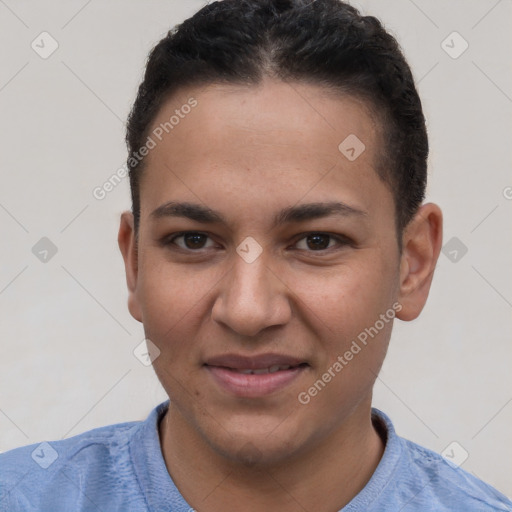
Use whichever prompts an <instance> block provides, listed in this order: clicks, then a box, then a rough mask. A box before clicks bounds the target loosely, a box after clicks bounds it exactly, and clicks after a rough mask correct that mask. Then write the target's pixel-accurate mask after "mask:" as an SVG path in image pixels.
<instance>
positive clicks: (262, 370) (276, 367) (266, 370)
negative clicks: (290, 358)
mask: <svg viewBox="0 0 512 512" xmlns="http://www.w3.org/2000/svg"><path fill="white" fill-rule="evenodd" d="M290 368H291V366H290V365H289V364H286V365H283V366H279V365H277V364H276V365H274V366H271V367H270V368H257V369H255V370H236V371H237V372H238V373H243V374H244V375H262V374H264V373H275V372H278V371H280V370H289V369H290Z"/></svg>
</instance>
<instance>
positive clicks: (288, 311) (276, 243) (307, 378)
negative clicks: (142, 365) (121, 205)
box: [130, 80, 400, 461]
mask: <svg viewBox="0 0 512 512" xmlns="http://www.w3.org/2000/svg"><path fill="white" fill-rule="evenodd" d="M190 97H194V99H195V100H197V105H196V106H195V107H193V108H192V109H188V108H186V109H181V107H182V105H184V104H186V103H187V101H188V100H189V98H190ZM176 109H178V110H179V111H180V112H181V114H182V115H181V116H179V117H180V120H179V123H177V124H175V125H174V126H173V128H172V130H169V134H166V133H165V132H164V133H163V136H162V140H161V141H159V140H158V138H156V137H154V136H153V139H154V140H155V142H156V143H157V144H156V147H155V148H153V149H152V150H151V151H150V154H149V155H148V157H147V160H146V168H145V170H144V176H143V179H142V183H141V217H140V228H139V229H140V231H139V245H138V268H137V269H136V273H137V280H136V287H135V290H134V292H133V294H132V297H131V299H130V311H131V312H132V315H133V316H134V317H135V318H137V319H138V320H140V321H141V322H143V324H144V329H145V334H146V337H147V338H148V339H149V340H151V342H152V343H154V344H155V345H156V346H157V347H158V349H159V350H160V355H159V357H157V358H156V359H155V361H154V363H153V364H154V368H155V371H156V373H157V375H158V378H159V379H160V381H161V383H162V385H163V386H164V388H165V390H166V391H167V393H168V395H169V397H170V399H171V406H170V410H169V415H170V416H169V417H170V420H171V421H173V418H178V419H179V421H181V422H182V424H187V425H188V427H189V429H190V431H191V432H194V433H195V434H197V436H198V439H202V440H203V441H204V442H206V443H207V444H208V445H209V446H210V447H212V448H213V449H214V450H216V452H217V453H219V454H222V455H225V456H227V457H230V458H234V459H237V458H238V459H243V458H244V457H245V458H250V456H257V457H260V459H262V460H266V461H282V460H284V459H285V458H286V457H287V456H291V455H294V454H300V453H305V452H306V451H307V450H309V449H313V448H314V446H315V445H316V444H318V443H320V442H322V440H325V439H327V438H328V436H329V435H331V434H332V433H333V432H335V431H337V429H338V428H339V427H340V426H341V425H343V424H345V423H346V422H347V421H348V420H349V418H350V417H351V416H353V415H356V414H358V411H362V410H365V411H367V408H368V406H369V403H370V400H371V389H372V386H373V383H374V381H375V378H376V374H377V373H378V371H379V369H380V366H381V364H382V361H383V359H384V356H385V352H386V348H387V344H388V341H389V337H390V333H391V325H392V321H389V318H390V315H389V310H391V311H393V304H394V303H395V301H396V298H397V288H398V282H399V260H400V258H399V253H398V246H397V239H396V232H395V219H394V203H393V197H392V194H391V192H390V190H389V188H388V186H387V185H386V184H384V183H383V182H382V181H381V180H380V179H379V177H378V175H377V173H376V170H375V169H376V164H377V163H378V161H379V158H380V155H381V147H380V145H379V144H380V140H379V131H378V126H377V125H376V124H375V121H374V120H373V118H372V117H371V116H370V114H369V113H368V110H367V109H366V108H365V107H364V105H363V104H362V103H361V102H359V101H357V100H355V99H354V98H351V97H334V96H333V95H330V96H329V95H327V93H326V92H325V91H324V90H323V89H322V88H320V87H316V86H313V85H305V84H292V85H287V84H284V83H282V82H276V81H270V80H267V81H266V82H264V84H263V85H261V86H259V87H257V88H256V87H252V88H249V87H243V86H238V87H237V86H218V85H215V86H213V85H212V86H209V87H206V88H203V89H190V90H186V91H183V92H181V93H180V94H178V95H175V96H174V97H173V98H172V99H170V100H169V101H168V102H167V103H166V104H165V105H164V106H163V108H162V109H161V110H160V112H159V114H158V116H157V118H156V119H155V121H154V123H153V125H152V130H153V129H154V128H156V127H158V126H159V125H160V124H161V123H165V122H167V121H169V119H170V118H171V116H172V115H176V112H175V111H176ZM180 109H181V110H180ZM189 110H190V112H189V113H188V114H186V115H183V112H185V111H186V112H188V111H189ZM175 121H176V119H174V122H175ZM353 135H355V136H357V138H358V139H359V140H360V141H361V142H362V143H363V144H364V146H365V149H364V151H363V152H362V153H360V154H359V156H357V155H358V153H359V152H360V151H361V149H362V146H361V145H360V143H359V142H357V140H356V139H354V138H353ZM349 136H351V138H349V139H347V142H346V143H345V145H342V150H343V151H341V150H340V149H339V147H338V146H339V145H340V143H342V142H343V141H344V140H345V139H346V138H347V137H349ZM354 141H356V143H355V142H354ZM351 148H354V151H352V149H351ZM354 156H356V157H357V158H355V159H354ZM348 157H350V158H348ZM170 202H172V203H173V204H174V206H176V205H178V204H180V203H188V204H193V205H195V210H194V208H183V207H182V208H174V209H172V211H171V209H170V208H168V209H167V214H168V215H166V214H165V210H164V209H162V208H161V209H160V212H161V213H162V214H161V215H152V214H153V212H155V210H157V209H158V208H160V207H162V206H163V205H165V204H167V203H170ZM327 203H341V204H342V205H345V206H340V207H338V209H337V210H336V209H332V210H331V211H330V212H329V209H328V208H326V211H325V212H323V213H322V212H320V210H321V208H316V207H309V208H308V207H306V205H308V204H314V205H316V206H319V205H325V204H327ZM199 208H202V209H207V210H208V212H209V213H210V214H211V213H212V212H213V213H214V214H215V215H213V216H212V215H205V214H204V213H203V214H202V215H199V214H198V213H197V209H199ZM194 211H196V213H195V214H194ZM172 212H174V214H175V215H170V214H169V213H172ZM190 217H193V218H190ZM209 217H212V218H209ZM221 218H222V219H223V222H221V220H220V219H221ZM180 232H192V233H189V234H188V235H185V236H180ZM173 237H174V238H173ZM386 312H388V316H387V318H388V321H386V322H383V321H382V316H381V315H383V314H384V315H385V314H386ZM379 320H380V321H379ZM370 328H372V329H370ZM365 329H369V331H368V330H367V331H366V333H367V340H366V344H363V343H362V342H361V341H358V336H359V340H361V339H362V338H364V336H360V335H361V333H362V332H365ZM376 331H378V332H377V333H376ZM368 332H371V333H372V336H370V335H369V334H368ZM354 340H355V341H356V342H357V345H358V346H359V348H360V350H357V348H355V346H354V345H353V342H354ZM347 351H348V352H351V353H352V357H350V358H349V357H346V356H345V354H346V353H347ZM340 357H341V358H342V360H343V361H344V363H343V364H342V363H341V362H340ZM336 362H338V364H339V365H341V369H340V366H339V365H335V363H336ZM288 366H289V368H287V367H288ZM269 368H270V369H271V370H272V372H271V373H267V370H268V369H269ZM254 369H256V370H261V371H256V373H249V370H254ZM266 369H267V370H266ZM276 370H277V371H276ZM326 373H328V374H329V375H330V376H331V378H330V379H329V378H328V377H325V376H324V374H326ZM323 376H324V377H323ZM319 380H320V381H322V382H323V385H322V383H318V381H319ZM326 380H327V381H328V382H325V381H326ZM315 382H316V383H317V384H316V387H315ZM312 388H314V389H316V392H315V391H314V390H311V389H312ZM365 414H366V413H365ZM250 447H252V448H250ZM254 447H256V448H254ZM251 450H252V451H251ZM255 450H256V452H257V453H256V455H255V453H254V452H255ZM249 452H250V453H249Z"/></svg>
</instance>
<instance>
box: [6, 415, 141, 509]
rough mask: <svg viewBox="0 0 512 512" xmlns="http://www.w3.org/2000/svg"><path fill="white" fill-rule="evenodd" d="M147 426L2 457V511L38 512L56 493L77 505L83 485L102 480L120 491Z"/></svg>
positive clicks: (102, 431)
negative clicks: (135, 438) (133, 444)
mask: <svg viewBox="0 0 512 512" xmlns="http://www.w3.org/2000/svg"><path fill="white" fill-rule="evenodd" d="M141 423H142V422H140V421H136V422H129V423H118V424H115V425H109V426H106V427H100V428H96V429H93V430H89V431H87V432H84V433H82V434H79V435H76V436H73V437H70V438H68V439H62V440H57V441H50V442H46V441H45V442H42V443H34V444H30V445H27V446H22V447H20V448H15V449H13V450H9V451H7V452H5V453H2V454H0V510H11V508H12V509H13V510H38V507H39V506H41V505H37V506H35V505H34V504H35V503H39V499H40V498H41V497H43V498H44V496H51V495H52V493H58V494H60V495H62V494H63V493H67V495H68V497H69V503H73V501H74V502H75V503H77V500H79V499H80V497H79V496H78V493H80V491H81V489H82V487H83V485H82V484H83V482H91V481H92V482H94V481H99V480H100V479H101V482H102V486H103V484H105V485H106V486H108V485H114V486H115V484H116V482H119V480H120V479H122V477H123V472H128V471H129V470H130V465H129V453H128V452H129V450H128V443H129V440H130V438H131V437H132V435H133V434H134V432H136V430H137V429H138V427H139V425H140V424H141ZM110 480H111V481H110ZM7 503H9V504H11V505H10V506H9V508H8V509H5V508H3V507H6V506H7V505H6V504H7Z"/></svg>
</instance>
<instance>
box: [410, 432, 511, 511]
mask: <svg viewBox="0 0 512 512" xmlns="http://www.w3.org/2000/svg"><path fill="white" fill-rule="evenodd" d="M401 442H402V445H403V447H404V451H403V456H404V459H405V460H404V462H405V468H406V469H408V470H409V472H410V475H411V476H412V475H414V477H415V478H416V480H417V481H418V482H419V483H420V485H422V486H423V487H422V489H421V491H419V493H418V499H421V500H422V501H426V502H430V503H438V504H439V507H442V506H444V507H445V508H446V510H454V508H453V507H459V508H460V507H461V506H464V510H467V511H481V512H484V511H491V510H493V511H494V510H496V511H499V510H503V511H512V502H511V501H510V500H509V499H508V498H507V497H506V496H505V495H503V494H502V493H500V492H499V491H498V490H496V489H495V488H494V487H492V486H491V485H489V484H487V483H485V482H483V481H482V480H480V479H478V478H477V477H475V476H474V475H472V474H471V473H468V472H467V471H465V470H464V469H462V468H461V467H460V466H457V465H455V464H453V463H451V462H448V460H447V459H445V458H444V457H443V456H441V455H440V454H438V453H436V452H434V451H432V450H429V449H428V448H425V447H423V446H420V445H418V444H416V443H414V442H412V441H409V440H407V439H402V438H401ZM439 509H440V510H444V509H443V508H439Z"/></svg>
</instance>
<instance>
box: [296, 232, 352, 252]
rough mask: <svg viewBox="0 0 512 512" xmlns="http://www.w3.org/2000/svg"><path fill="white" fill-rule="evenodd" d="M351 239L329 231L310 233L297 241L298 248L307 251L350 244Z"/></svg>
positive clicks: (318, 250)
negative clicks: (331, 233)
mask: <svg viewBox="0 0 512 512" xmlns="http://www.w3.org/2000/svg"><path fill="white" fill-rule="evenodd" d="M349 244H350V241H349V240H347V239H345V238H344V237H341V236H334V235H330V234H328V233H309V234H306V235H305V236H303V237H302V238H301V239H300V240H299V241H298V242H297V244H296V245H297V248H298V249H300V250H303V251H307V252H321V251H325V250H328V249H332V248H334V247H335V246H336V245H338V247H343V246H345V245H349Z"/></svg>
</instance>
